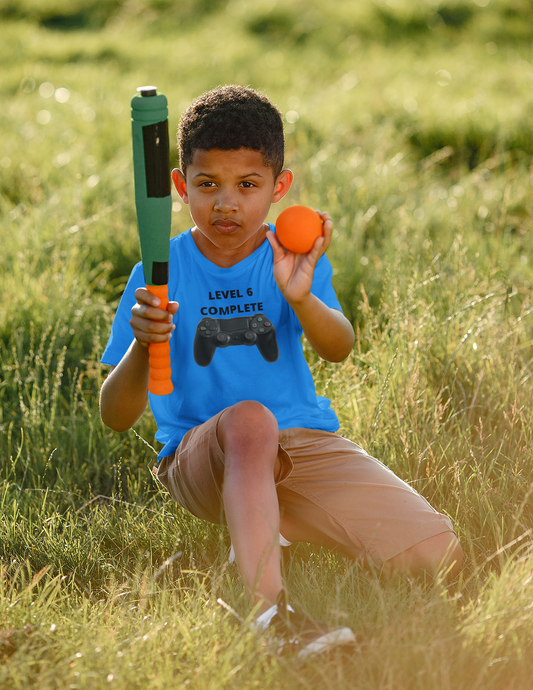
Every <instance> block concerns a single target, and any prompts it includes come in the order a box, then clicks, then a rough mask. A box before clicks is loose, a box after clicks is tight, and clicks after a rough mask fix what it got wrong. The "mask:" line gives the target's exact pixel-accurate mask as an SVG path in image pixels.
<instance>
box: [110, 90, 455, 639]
mask: <svg viewBox="0 0 533 690" xmlns="http://www.w3.org/2000/svg"><path fill="white" fill-rule="evenodd" d="M178 145H179V154H180V165H181V170H173V172H172V179H173V181H174V184H175V186H176V189H177V191H178V193H179V195H180V197H181V198H182V200H183V201H184V203H185V204H188V205H189V208H190V214H191V217H192V220H193V222H194V226H193V227H192V229H190V230H189V231H187V232H184V233H183V234H181V235H179V236H177V237H175V238H174V239H173V240H171V249H170V269H169V272H170V279H169V298H170V299H171V301H170V302H169V305H168V310H167V311H163V310H161V309H160V308H159V304H160V303H159V300H158V299H157V298H156V297H154V296H153V295H151V294H150V293H149V292H148V291H147V290H146V289H145V287H144V279H143V273H142V268H141V264H138V265H137V266H136V267H135V268H134V270H133V272H132V275H131V277H130V280H129V282H128V285H127V287H126V290H125V292H124V295H123V297H122V300H121V302H120V305H119V308H118V311H117V315H116V318H115V321H114V323H113V328H112V332H111V337H110V339H109V342H108V345H107V348H106V350H105V352H104V355H103V357H102V362H103V363H104V364H109V365H112V366H113V367H114V368H113V369H112V371H111V373H110V375H109V376H108V378H107V379H106V381H105V382H104V384H103V386H102V391H101V401H100V407H101V415H102V419H103V421H104V422H105V423H106V424H107V425H108V426H109V427H111V428H112V429H115V430H116V431H125V430H126V429H129V428H130V427H131V426H132V425H133V424H135V422H136V421H137V420H138V419H139V417H140V416H141V414H142V413H143V411H144V409H145V406H146V403H147V401H148V397H149V398H150V406H151V409H152V412H153V414H154V416H155V419H156V421H157V424H158V428H159V430H158V433H157V435H156V438H157V439H158V440H160V441H161V442H162V443H164V444H165V445H164V448H163V449H162V451H161V453H160V465H159V469H158V473H157V476H158V479H159V480H160V481H161V482H162V484H163V485H164V486H165V487H166V488H167V489H168V491H169V492H170V494H171V495H172V496H173V498H174V499H175V500H176V501H178V503H179V504H180V505H181V506H183V507H184V508H186V509H187V510H189V511H190V512H191V513H193V514H194V515H196V516H198V517H200V518H203V519H205V520H209V521H211V522H216V523H221V522H223V523H225V524H227V526H228V528H229V532H230V536H231V540H232V545H233V548H234V552H235V556H236V560H237V564H238V567H239V571H240V573H241V575H242V577H243V580H244V584H245V586H246V589H247V591H248V592H249V593H250V595H251V596H252V598H253V599H254V600H255V602H256V604H257V611H258V613H259V614H260V615H259V618H258V621H257V625H258V627H260V628H266V627H268V626H269V625H272V626H278V628H279V626H280V625H281V626H282V627H283V626H284V627H285V630H286V631H289V632H288V634H289V635H292V633H293V632H294V628H295V625H298V626H299V625H300V622H301V621H299V619H298V617H297V615H296V614H294V613H293V614H292V615H289V612H290V611H292V609H291V608H290V607H287V605H286V602H285V599H284V596H280V595H281V594H282V593H283V585H282V578H281V569H280V546H279V543H280V541H279V540H280V538H281V539H283V540H284V541H283V543H286V541H285V540H288V541H290V542H294V541H305V542H311V543H315V544H319V545H325V546H328V547H331V548H338V549H340V550H342V551H343V552H345V553H347V554H349V555H350V556H351V557H353V558H356V559H359V560H360V561H361V562H363V563H365V562H366V563H368V564H370V565H373V566H376V567H382V566H383V567H384V568H385V569H387V570H391V571H392V570H396V571H398V570H399V571H403V572H405V573H419V572H422V571H429V572H430V573H433V574H435V573H437V572H439V571H441V570H443V571H447V572H448V573H451V574H455V573H456V572H457V571H458V569H459V567H460V564H461V559H462V552H461V548H460V546H459V544H458V541H457V539H456V537H455V534H454V533H453V528H452V525H451V522H450V520H449V519H448V518H447V517H446V516H444V515H441V514H439V513H437V512H436V511H435V510H434V509H433V508H432V507H431V506H430V505H429V504H428V503H427V501H426V500H425V499H424V498H422V497H421V496H420V495H419V494H417V493H416V492H415V491H414V490H413V489H411V488H410V487H409V486H408V485H407V484H405V483H404V482H403V481H401V480H400V479H398V478H397V477H396V476H395V475H394V474H393V473H392V472H391V471H390V470H389V469H388V468H387V467H385V465H383V464H382V463H380V462H379V461H378V460H376V459H374V458H372V457H370V456H369V455H368V454H367V453H366V452H365V451H364V450H362V449H361V448H360V447H359V446H357V445H356V444H355V443H352V442H351V441H349V440H347V439H344V438H342V437H340V436H338V435H337V434H335V433H334V432H335V431H337V429H338V427H339V424H338V421H337V417H336V415H335V413H334V411H333V410H332V409H331V407H330V403H329V401H328V400H327V399H325V398H323V397H320V396H317V395H316V393H315V388H314V383H313V378H312V375H311V372H310V370H309V368H308V366H307V364H306V361H305V358H304V356H303V353H302V346H301V341H300V338H301V335H302V332H303V334H305V336H306V338H307V340H308V341H309V343H310V345H311V346H312V347H313V348H314V350H315V351H316V352H317V353H318V355H320V357H322V358H323V359H325V360H327V361H331V362H339V361H341V360H343V359H344V358H346V357H347V356H348V354H349V353H350V351H351V349H352V346H353V343H354V333H353V329H352V326H351V324H350V323H349V322H348V320H347V319H346V318H345V317H344V315H343V314H342V310H341V307H340V304H339V302H338V301H337V298H336V296H335V292H334V290H333V288H332V286H331V275H332V270H331V266H330V264H329V262H328V259H327V258H326V256H325V252H326V250H327V248H328V246H329V244H330V241H331V234H332V221H331V219H330V217H329V215H328V214H327V213H321V212H318V213H319V216H320V218H321V219H322V222H323V237H321V238H319V239H318V240H317V241H316V242H315V245H314V247H313V249H312V250H311V251H310V252H309V253H308V254H305V255H295V254H293V253H291V252H288V251H286V250H285V249H284V247H283V246H282V245H281V244H280V242H279V241H278V239H277V237H276V235H275V233H274V231H273V230H274V228H273V227H272V226H269V225H267V224H265V222H264V221H265V218H266V216H267V213H268V210H269V208H270V204H271V203H275V202H277V201H279V200H280V199H282V198H283V197H284V196H285V194H286V193H287V192H288V191H289V188H290V186H291V182H292V179H293V175H292V172H291V171H290V170H288V169H286V168H284V167H283V164H284V138H283V123H282V119H281V115H280V113H279V111H278V110H277V108H276V107H275V106H274V105H273V104H272V103H271V102H270V101H269V100H268V99H267V98H266V97H264V96H262V95H260V94H258V93H257V92H255V91H253V90H252V89H248V88H244V87H239V86H226V87H222V88H218V89H214V90H213V91H210V92H208V93H206V94H204V95H203V96H201V97H200V98H198V99H197V100H196V101H194V102H193V103H192V104H191V106H190V107H189V108H188V109H187V110H186V112H185V113H184V115H183V116H182V119H181V122H180V126H179V132H178ZM178 303H179V305H178ZM168 340H170V347H171V360H172V380H173V384H174V391H173V393H171V394H170V395H167V396H162V397H158V396H153V395H150V396H148V370H149V367H148V349H147V346H148V344H149V343H153V342H165V341H168ZM281 535H282V537H281ZM295 621H298V622H297V623H296V622H295ZM304 629H305V630H304ZM305 631H307V632H309V635H307V636H306V635H305V634H304V632H305ZM323 632H324V630H323V629H322V628H321V627H320V626H319V625H313V624H310V623H309V622H308V623H307V624H304V625H303V628H302V630H301V636H300V648H301V647H302V644H303V645H305V643H306V641H308V640H309V639H311V640H315V641H316V638H317V637H318V638H320V639H319V644H318V647H317V646H316V645H315V649H317V648H319V649H321V648H322V647H324V646H327V645H328V644H335V643H342V642H346V641H347V640H348V639H353V636H352V634H351V631H349V630H347V629H338V630H337V631H333V635H331V634H329V633H328V634H326V635H325V636H324V635H323V634H322V633H323Z"/></svg>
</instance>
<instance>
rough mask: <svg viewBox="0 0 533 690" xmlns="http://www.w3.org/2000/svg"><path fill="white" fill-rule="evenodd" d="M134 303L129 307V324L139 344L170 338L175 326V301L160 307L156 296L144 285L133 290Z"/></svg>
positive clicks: (161, 341)
mask: <svg viewBox="0 0 533 690" xmlns="http://www.w3.org/2000/svg"><path fill="white" fill-rule="evenodd" d="M135 299H136V300H137V302H136V304H134V306H133V307H132V309H131V320H130V325H131V327H132V329H133V335H134V336H135V339H136V341H137V342H138V343H139V345H142V346H143V347H148V345H149V344H150V343H164V342H166V341H167V340H170V337H171V335H172V331H173V330H174V329H175V328H176V326H175V325H174V324H173V323H172V318H173V316H174V314H176V312H177V311H178V307H179V305H178V303H177V302H169V303H168V307H167V310H166V311H165V310H164V309H160V308H159V305H160V304H161V302H160V300H159V298H158V297H156V296H155V295H152V293H151V292H148V290H147V289H146V288H144V287H142V288H137V290H135Z"/></svg>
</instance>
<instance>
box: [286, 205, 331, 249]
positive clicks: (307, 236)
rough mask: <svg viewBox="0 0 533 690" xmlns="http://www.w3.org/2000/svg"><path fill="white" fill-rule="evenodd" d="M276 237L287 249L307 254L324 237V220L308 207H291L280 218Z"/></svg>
mask: <svg viewBox="0 0 533 690" xmlns="http://www.w3.org/2000/svg"><path fill="white" fill-rule="evenodd" d="M276 235H277V236H278V239H279V241H280V242H281V244H282V245H283V246H284V247H285V249H288V250H289V251H290V252H294V253H295V254H307V252H310V251H311V249H312V248H313V245H314V244H315V242H316V240H317V238H318V237H322V219H321V218H320V216H319V215H318V213H316V211H313V210H312V209H310V208H309V207H308V206H289V208H286V209H285V210H284V211H282V212H281V213H280V214H279V216H278V220H277V221H276Z"/></svg>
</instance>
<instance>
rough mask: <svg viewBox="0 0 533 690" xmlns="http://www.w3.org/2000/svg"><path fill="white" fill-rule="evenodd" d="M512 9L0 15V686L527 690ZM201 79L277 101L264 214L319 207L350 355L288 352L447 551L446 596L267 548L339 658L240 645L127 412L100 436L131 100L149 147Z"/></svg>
mask: <svg viewBox="0 0 533 690" xmlns="http://www.w3.org/2000/svg"><path fill="white" fill-rule="evenodd" d="M532 19H533V2H532V1H531V0H475V1H474V0H445V1H441V0H427V1H423V0H389V1H388V2H384V1H381V0H375V1H374V2H372V1H371V0H358V1H357V2H355V1H353V0H337V1H336V2H333V3H324V2H322V0H283V2H282V1H281V0H278V1H276V0H230V1H229V2H228V1H227V0H176V1H174V2H172V1H171V0H78V1H77V2H74V1H73V0H1V2H0V65H1V69H0V103H1V115H0V241H1V251H0V285H1V299H0V366H1V380H0V558H1V560H0V567H1V578H0V686H1V687H2V688H6V689H8V688H9V689H11V688H30V687H39V688H40V689H41V690H49V689H52V688H62V689H64V688H80V689H81V688H87V689H93V688H94V689H99V688H113V687H114V688H163V687H165V688H167V687H170V686H172V687H179V688H185V687H187V688H194V689H202V690H203V689H206V690H207V689H217V690H219V689H222V688H239V689H241V688H242V689H248V688H259V687H261V688H263V687H265V688H291V689H292V688H320V689H322V688H361V689H368V690H374V689H376V690H377V689H380V690H381V689H383V690H385V689H390V690H393V689H394V690H402V689H404V688H409V689H411V688H413V689H414V688H420V689H428V688H429V689H433V688H435V689H439V690H440V689H441V688H442V689H450V690H452V689H453V690H459V689H462V688H464V689H465V690H466V689H468V690H475V689H477V688H480V689H481V688H483V690H491V689H493V688H506V689H507V688H509V689H510V688H517V689H518V688H529V687H531V677H532V675H533V603H532V602H533V510H532V497H533V425H532V422H531V400H532V393H533V385H532V383H533V382H532V356H533V314H532V311H533V307H532V305H531V289H532V281H533V252H532V231H533V224H532V210H533V208H532V199H531V186H532V182H533V169H532V155H533V54H532V53H533V48H532V39H533V23H532V21H531V20H532ZM224 83H243V84H249V85H251V86H253V87H255V88H258V89H260V90H263V91H265V92H266V93H267V94H268V95H269V96H270V97H271V98H272V99H273V100H274V101H275V102H276V103H277V104H278V106H279V107H280V109H281V110H282V111H283V113H284V118H285V122H286V132H287V164H288V166H289V167H291V168H292V169H293V171H294V172H295V175H296V183H295V185H294V187H293V190H292V192H291V193H290V195H289V197H288V198H287V199H286V200H285V201H284V202H283V203H284V204H285V205H288V204H292V203H303V204H308V205H311V206H313V207H316V208H321V209H323V210H328V211H329V212H330V213H331V215H332V217H333V219H334V224H335V238H334V243H333V244H332V246H331V248H330V250H329V257H330V260H331V262H332V264H333V266H334V271H335V277H334V280H335V287H336V289H337V291H338V294H339V297H340V300H341V302H342V304H343V308H344V309H345V313H346V314H347V316H348V317H349V318H350V319H351V321H352V322H353V324H354V326H355V328H356V333H357V342H356V346H355V348H354V351H353V354H352V355H351V356H350V357H349V358H348V359H347V360H346V361H345V362H344V363H342V364H338V365H332V364H325V363H324V362H322V361H320V360H318V359H317V358H316V356H313V354H312V353H311V352H308V353H307V354H308V357H309V362H310V364H311V366H312V368H313V372H314V374H315V379H316V382H317V387H318V389H319V390H320V391H321V392H325V394H326V395H328V396H330V397H331V399H332V401H333V404H334V406H335V408H336V409H337V411H338V414H339V417H340V419H341V425H342V428H341V431H342V433H343V434H345V435H346V436H348V437H349V438H351V439H353V440H355V441H357V442H359V443H361V444H362V445H363V446H364V447H366V448H367V449H368V450H369V451H370V452H371V453H373V454H374V455H376V456H377V457H379V458H381V459H382V460H383V461H384V462H385V463H386V464H387V465H388V466H389V467H391V469H393V470H394V471H395V472H396V473H398V474H399V475H400V476H402V477H403V478H404V479H406V480H407V481H409V482H410V483H411V484H412V485H413V486H414V487H415V488H416V489H417V490H419V491H420V492H421V493H422V494H423V495H424V496H426V498H427V499H428V500H429V501H430V502H431V503H432V504H433V505H434V506H435V507H436V508H437V509H439V510H440V511H443V512H445V513H447V514H448V515H450V517H451V518H452V519H453V521H454V523H455V525H456V528H457V532H458V535H459V537H460V539H461V542H462V545H463V547H464V550H465V553H466V559H465V568H464V571H463V573H462V575H461V576H460V578H459V579H458V580H457V581H455V582H454V583H453V584H452V585H450V586H448V587H446V586H445V585H444V584H443V583H442V582H436V583H427V584H426V585H424V584H422V583H417V582H405V581H401V580H398V581H396V580H393V581H386V580H384V579H383V578H381V577H380V574H379V573H374V574H371V573H370V574H369V573H365V572H363V571H362V570H360V569H359V568H358V567H355V566H353V564H351V563H350V562H349V561H348V560H346V559H344V558H342V557H340V556H338V555H335V554H331V553H329V552H327V551H325V550H322V549H317V548H314V547H310V546H308V545H299V546H296V547H292V548H291V549H290V550H289V552H288V553H286V554H285V563H284V568H285V573H286V580H287V584H288V586H289V589H290V591H291V592H292V596H293V599H294V601H295V604H296V605H297V606H298V607H299V608H302V609H304V610H306V611H307V612H308V613H310V614H311V615H313V616H315V617H317V618H320V619H325V620H328V621H330V622H332V623H335V622H342V623H344V624H349V625H351V626H352V627H353V629H354V631H355V632H356V635H357V639H358V646H357V649H356V651H355V653H354V654H353V655H352V656H350V657H341V656H340V655H337V656H333V657H331V658H328V659H327V660H326V661H324V660H322V661H316V660H310V661H308V662H306V663H305V664H298V663H296V662H295V661H294V660H288V659H278V658H276V657H274V656H272V655H270V654H268V653H265V650H264V649H263V647H262V645H261V643H260V641H258V640H257V639H256V638H255V636H254V635H253V634H251V633H250V632H249V631H248V629H247V627H246V626H245V625H241V623H240V622H239V621H238V620H237V618H236V617H235V616H234V615H232V614H231V613H229V612H228V610H227V609H226V608H224V607H223V606H221V605H220V604H219V603H217V599H218V598H220V599H222V600H223V601H224V602H226V603H227V604H228V606H231V607H233V608H234V609H235V611H236V612H237V613H238V614H239V615H240V616H243V617H246V616H247V615H248V614H249V609H248V607H247V604H246V602H245V600H244V597H243V591H242V587H241V584H240V580H239V578H238V575H237V573H236V571H235V567H234V566H227V565H226V559H227V554H228V548H229V540H228V535H227V531H226V530H225V529H224V528H221V527H214V526H211V525H208V524H206V523H202V522H201V521H199V520H196V519H194V518H192V517H191V516H189V515H187V514H186V513H184V511H182V510H181V509H179V508H177V507H176V506H175V505H174V504H173V503H172V502H171V501H170V500H169V497H168V495H167V494H166V493H165V492H164V491H162V490H161V489H159V488H158V486H157V484H156V482H155V481H154V479H153V478H152V476H151V473H150V467H151V466H152V464H153V462H154V459H155V455H156V450H155V449H154V448H153V447H152V446H153V445H154V442H153V433H154V423H153V421H152V419H151V417H150V415H149V414H148V413H147V414H146V415H145V416H144V417H143V418H142V419H141V421H140V422H139V424H138V425H137V426H136V427H135V429H134V430H131V431H129V432H127V433H124V434H122V435H120V434H116V433H114V432H112V431H110V430H109V429H107V428H106V427H104V426H103V424H102V423H101V421H100V418H99V414H98V391H99V387H100V384H101V382H102V378H103V377H104V376H105V368H103V367H101V366H100V365H99V363H98V362H99V358H100V355H101V353H102V350H103V347H104V345H105V342H106V339H107V336H108V333H109V328H110V324H111V321H112V317H113V313H114V309H115V307H116V305H117V302H118V299H119V297H120V294H121V290H122V289H123V287H124V285H125V281H126V279H127V276H128V274H129V271H130V269H131V267H132V266H133V265H134V264H135V263H136V262H137V261H138V260H139V249H138V240H137V235H136V225H135V211H134V202H133V179H132V178H133V176H132V162H131V144H130V110H129V102H130V99H131V97H132V95H133V94H135V90H136V88H137V87H138V86H140V85H144V84H155V85H157V86H158V87H159V89H160V91H161V92H162V93H164V94H165V95H166V96H167V98H168V100H169V110H170V121H169V123H170V129H171V132H175V130H176V127H177V123H178V120H179V116H180V113H181V111H182V110H183V108H184V107H185V106H186V105H187V104H188V103H189V102H190V100H191V99H192V98H194V97H195V96H197V95H199V94H200V93H201V92H203V91H204V90H206V89H208V88H211V87H214V86H216V85H218V84H224ZM172 163H173V164H177V159H176V155H175V152H174V151H173V152H172ZM281 208H282V207H281V206H279V207H278V208H275V209H274V212H273V215H272V218H271V220H274V219H275V217H276V215H277V213H278V212H279V211H280V210H281ZM173 209H174V213H173V233H179V232H182V231H183V230H185V229H187V227H189V215H188V211H187V208H186V207H183V206H182V205H181V204H180V202H179V199H178V197H177V196H176V198H175V199H174V206H173Z"/></svg>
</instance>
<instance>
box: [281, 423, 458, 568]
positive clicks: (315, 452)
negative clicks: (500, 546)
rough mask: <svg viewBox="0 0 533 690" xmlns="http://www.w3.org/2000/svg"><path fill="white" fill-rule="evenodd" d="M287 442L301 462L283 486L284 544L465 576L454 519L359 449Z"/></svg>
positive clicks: (319, 436)
mask: <svg viewBox="0 0 533 690" xmlns="http://www.w3.org/2000/svg"><path fill="white" fill-rule="evenodd" d="M280 443H281V445H282V446H283V448H284V449H285V450H286V451H287V452H288V453H289V455H290V456H291V459H292V461H293V463H294V470H293V472H292V474H291V476H290V477H289V478H288V479H286V480H285V481H284V482H282V483H281V484H280V485H279V486H278V497H279V500H280V506H281V511H282V520H281V530H280V531H281V533H282V534H283V536H284V537H286V538H287V539H289V540H290V541H308V542H311V543H316V544H320V545H323V546H327V547H329V548H332V547H333V548H335V547H336V548H338V549H339V550H342V551H343V552H345V553H347V554H348V555H350V556H352V557H353V558H356V559H358V560H360V561H362V562H363V563H368V564H370V565H372V566H374V567H379V568H381V567H383V568H384V570H386V571H387V570H388V571H396V572H402V573H406V574H419V573H421V572H428V573H431V574H433V575H435V574H437V573H438V572H448V574H450V575H454V574H456V573H457V572H458V571H459V569H460V566H461V562H462V550H461V547H460V545H459V543H458V541H457V538H456V536H455V534H454V533H453V527H452V525H451V522H450V520H449V519H448V518H447V517H446V516H444V515H441V514H439V513H438V512H437V511H435V510H434V509H433V508H432V507H431V506H430V505H429V503H428V502H427V501H426V500H425V499H424V498H423V497H422V496H420V495H419V494H418V493H417V492H416V491H414V490H413V489H412V488H411V487H409V486H408V485H407V484H406V483H405V482H403V481H402V480H400V479H399V478H398V477H396V475H394V474H393V473H392V472H391V471H390V470H389V469H388V468H387V467H385V465H383V463H381V462H379V461H378V460H376V459H375V458H372V457H371V456H369V455H368V454H367V453H366V452H365V451H363V450H362V449H361V448H360V447H359V446H358V445H357V444H355V443H352V442H351V441H348V440H347V439H343V438H342V437H340V436H337V435H336V434H328V433H327V432H321V431H313V430H306V429H288V430H286V431H282V432H281V433H280Z"/></svg>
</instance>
